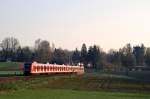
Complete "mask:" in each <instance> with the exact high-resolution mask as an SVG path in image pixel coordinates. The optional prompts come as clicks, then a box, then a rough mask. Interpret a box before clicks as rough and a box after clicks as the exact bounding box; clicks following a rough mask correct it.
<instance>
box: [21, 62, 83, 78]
mask: <svg viewBox="0 0 150 99" xmlns="http://www.w3.org/2000/svg"><path fill="white" fill-rule="evenodd" d="M23 70H24V75H26V76H27V75H33V74H51V73H65V74H69V73H75V74H78V75H82V74H84V66H83V65H82V64H80V65H78V66H71V65H57V64H49V63H47V64H43V63H37V62H32V63H28V62H26V63H24V69H23Z"/></svg>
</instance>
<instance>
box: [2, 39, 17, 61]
mask: <svg viewBox="0 0 150 99" xmlns="http://www.w3.org/2000/svg"><path fill="white" fill-rule="evenodd" d="M19 46H20V44H19V41H18V39H16V38H14V37H7V38H5V39H4V40H2V43H1V49H2V53H3V55H4V59H5V60H7V59H10V60H12V59H14V57H15V56H14V55H15V54H14V53H16V51H17V49H18V48H19Z"/></svg>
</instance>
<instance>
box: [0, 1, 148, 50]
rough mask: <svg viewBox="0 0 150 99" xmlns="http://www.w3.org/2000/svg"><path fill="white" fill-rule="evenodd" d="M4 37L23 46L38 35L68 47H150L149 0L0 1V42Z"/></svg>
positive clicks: (58, 45)
mask: <svg viewBox="0 0 150 99" xmlns="http://www.w3.org/2000/svg"><path fill="white" fill-rule="evenodd" d="M8 36H13V37H16V38H18V39H19V41H20V43H21V45H23V46H26V45H28V46H33V45H34V42H35V40H36V39H38V38H41V39H43V40H48V41H49V42H50V43H52V42H53V43H54V44H55V45H56V47H62V48H66V49H70V50H73V49H75V48H76V47H77V48H80V47H81V45H82V43H86V44H87V46H89V45H93V44H97V45H99V46H100V47H101V48H103V49H104V50H105V51H107V50H109V49H110V48H114V49H118V48H120V47H123V46H124V45H125V44H126V43H131V44H132V45H136V44H141V43H144V44H145V45H146V46H148V47H150V0H0V41H1V40H2V39H4V38H5V37H8Z"/></svg>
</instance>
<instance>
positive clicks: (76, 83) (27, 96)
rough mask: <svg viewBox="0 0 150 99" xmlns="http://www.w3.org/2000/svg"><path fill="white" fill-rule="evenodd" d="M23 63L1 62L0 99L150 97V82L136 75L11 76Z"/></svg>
mask: <svg viewBox="0 0 150 99" xmlns="http://www.w3.org/2000/svg"><path fill="white" fill-rule="evenodd" d="M21 66H22V63H16V62H13V63H12V62H0V76H2V77H0V99H150V83H149V82H145V81H141V80H138V79H134V78H132V77H128V76H122V75H110V74H102V73H86V74H85V75H84V76H60V75H59V76H51V75H41V76H39V75H36V76H28V77H24V76H11V75H12V74H17V73H20V72H21V70H20V68H22V67H21ZM17 70H19V71H17ZM5 74H10V76H8V77H7V76H4V77H3V75H5Z"/></svg>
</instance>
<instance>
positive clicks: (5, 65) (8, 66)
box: [0, 62, 23, 71]
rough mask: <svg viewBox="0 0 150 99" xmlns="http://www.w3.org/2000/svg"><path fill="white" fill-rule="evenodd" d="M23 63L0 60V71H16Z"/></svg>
mask: <svg viewBox="0 0 150 99" xmlns="http://www.w3.org/2000/svg"><path fill="white" fill-rule="evenodd" d="M22 66H23V64H22V63H19V62H0V71H16V70H20V69H21V68H22Z"/></svg>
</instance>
